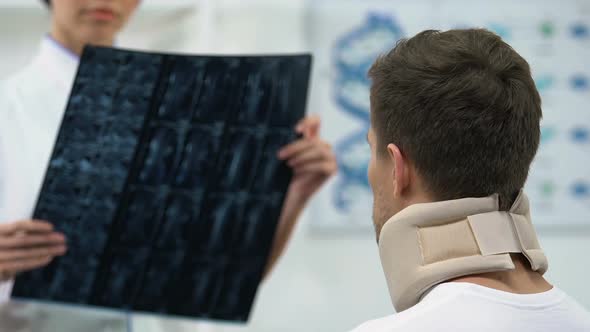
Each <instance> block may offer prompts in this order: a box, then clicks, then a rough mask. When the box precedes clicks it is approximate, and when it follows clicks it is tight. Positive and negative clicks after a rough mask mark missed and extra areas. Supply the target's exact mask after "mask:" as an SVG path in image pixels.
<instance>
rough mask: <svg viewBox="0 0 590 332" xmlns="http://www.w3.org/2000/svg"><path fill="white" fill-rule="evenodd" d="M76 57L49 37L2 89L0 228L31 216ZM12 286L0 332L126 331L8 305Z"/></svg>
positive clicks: (101, 321)
mask: <svg viewBox="0 0 590 332" xmlns="http://www.w3.org/2000/svg"><path fill="white" fill-rule="evenodd" d="M77 66H78V57H77V56H76V55H75V54H73V53H71V52H69V51H68V50H66V49H64V48H63V47H62V46H60V45H59V44H58V43H57V42H55V41H54V40H52V39H51V38H50V37H46V38H44V39H43V40H42V42H41V45H40V49H39V53H38V54H37V56H36V57H35V58H34V59H33V61H32V62H31V63H30V64H29V65H28V66H27V67H25V68H24V69H22V70H21V71H20V72H18V73H17V74H16V75H14V76H12V77H10V78H8V79H6V80H4V81H2V82H1V83H0V222H11V221H16V220H21V219H28V218H30V217H31V215H32V213H33V209H34V206H35V203H36V200H37V196H38V193H39V190H40V188H41V185H42V181H43V178H44V175H45V171H46V168H47V164H48V161H49V158H50V156H51V152H52V150H53V145H54V142H55V139H56V136H57V133H58V130H59V126H60V123H61V119H62V117H63V113H64V111H65V107H66V103H67V99H68V96H69V92H70V89H71V86H72V83H73V80H74V77H75V73H76V70H77ZM11 287H12V282H5V283H2V284H0V303H3V304H2V305H1V306H2V308H3V309H0V331H5V330H7V331H13V332H20V331H23V332H24V331H27V332H39V331H60V332H69V331H88V332H93V331H126V330H127V324H128V323H129V322H128V321H127V319H126V318H127V317H126V316H125V315H123V314H121V313H111V312H104V311H95V310H89V309H78V308H76V309H74V308H71V307H62V306H47V305H42V306H41V305H32V304H16V303H14V302H7V301H8V299H9V294H10V290H11ZM135 321H136V322H134V323H135V324H134V325H135V328H134V330H135V331H146V332H147V331H150V332H152V331H153V332H156V331H158V332H159V331H183V330H186V331H189V330H190V331H197V329H198V331H200V332H202V331H205V330H207V331H210V330H211V329H212V327H211V326H207V325H204V324H196V323H194V322H187V321H184V322H177V321H171V320H165V321H164V320H161V319H158V318H155V317H153V318H149V317H144V318H141V319H135Z"/></svg>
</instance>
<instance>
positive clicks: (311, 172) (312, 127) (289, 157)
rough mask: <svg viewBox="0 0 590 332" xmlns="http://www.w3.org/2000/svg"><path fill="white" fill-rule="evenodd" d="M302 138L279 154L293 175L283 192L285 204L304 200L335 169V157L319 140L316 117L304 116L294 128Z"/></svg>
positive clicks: (318, 125)
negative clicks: (286, 190)
mask: <svg viewBox="0 0 590 332" xmlns="http://www.w3.org/2000/svg"><path fill="white" fill-rule="evenodd" d="M295 131H296V132H297V133H298V134H301V135H302V136H303V137H302V138H301V139H299V140H297V141H295V142H294V143H291V144H289V145H287V146H285V147H283V148H282V149H281V150H280V151H279V159H281V160H286V161H287V164H288V165H289V166H290V167H291V168H292V169H293V172H294V173H295V174H294V176H293V179H292V180H291V185H290V186H289V191H288V193H287V202H285V205H288V203H289V200H297V201H302V202H307V200H308V199H309V198H310V197H311V196H312V195H313V194H314V193H315V192H316V191H317V190H318V189H319V188H320V187H321V186H322V185H323V184H324V183H325V182H326V180H328V179H329V178H330V177H331V176H332V175H334V174H335V173H336V171H337V170H338V165H337V163H336V157H335V155H334V152H333V151H332V147H331V145H330V144H329V143H327V142H326V141H324V140H322V139H321V138H320V118H319V117H317V116H310V117H306V118H304V119H303V120H301V121H300V122H299V123H298V124H297V126H296V127H295Z"/></svg>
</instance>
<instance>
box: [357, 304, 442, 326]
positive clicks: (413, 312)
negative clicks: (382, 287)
mask: <svg viewBox="0 0 590 332" xmlns="http://www.w3.org/2000/svg"><path fill="white" fill-rule="evenodd" d="M437 302H439V301H435V302H434V303H426V302H421V303H418V304H417V305H415V306H413V307H411V308H410V309H407V310H404V311H402V312H399V313H397V314H393V315H389V316H386V317H383V318H378V319H374V320H370V321H368V322H365V323H363V324H361V325H360V326H358V327H357V328H356V329H354V330H352V331H351V332H397V331H417V332H418V331H419V332H430V331H438V328H437V326H438V324H439V322H437V320H438V318H437V317H435V316H437V315H438V314H439V313H441V311H444V308H442V307H440V303H437ZM433 312H434V313H436V314H435V315H433ZM443 316H444V315H443ZM425 317H428V318H429V319H428V320H426V321H425V320H424V318H425ZM433 324H434V325H433Z"/></svg>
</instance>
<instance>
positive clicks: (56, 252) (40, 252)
mask: <svg viewBox="0 0 590 332" xmlns="http://www.w3.org/2000/svg"><path fill="white" fill-rule="evenodd" d="M65 252H66V246H65V245H54V246H46V247H36V248H27V249H1V250H0V264H2V263H4V262H8V261H13V260H26V259H31V258H37V257H45V256H60V255H63V254H64V253H65Z"/></svg>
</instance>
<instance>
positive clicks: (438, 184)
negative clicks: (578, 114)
mask: <svg viewBox="0 0 590 332" xmlns="http://www.w3.org/2000/svg"><path fill="white" fill-rule="evenodd" d="M369 76H370V78H371V79H372V83H373V84H372V87H371V123H372V126H373V128H374V131H375V134H376V137H377V146H378V149H379V150H380V151H381V152H380V153H383V151H385V147H386V146H387V144H389V143H394V144H396V145H397V146H398V147H399V148H400V150H401V151H402V153H403V154H404V155H405V156H406V157H407V158H408V159H409V160H410V161H411V162H412V163H413V164H414V166H415V167H416V169H417V171H418V173H419V174H420V175H421V176H422V177H423V179H424V181H425V183H426V185H427V186H428V188H427V190H428V191H429V192H430V193H431V194H432V195H433V196H434V197H435V198H436V199H440V200H447V199H457V198H462V197H484V196H488V195H491V194H494V193H498V194H499V195H500V207H501V209H502V210H508V209H509V208H510V205H511V204H512V202H513V201H514V198H515V196H516V195H517V194H518V192H519V190H520V189H521V188H522V187H523V186H524V183H525V181H526V179H527V176H528V171H529V167H530V164H531V162H532V160H533V158H534V156H535V154H536V151H537V148H538V146H539V140H540V128H539V122H540V120H541V117H542V112H541V98H540V96H539V93H538V91H537V89H536V87H535V83H534V81H533V79H532V77H531V71H530V67H529V65H528V63H527V62H526V61H525V60H524V59H523V58H522V57H521V56H520V55H519V54H518V53H517V52H516V51H514V49H512V48H511V47H510V46H509V45H508V44H506V43H505V42H504V41H502V39H501V38H500V37H498V36H497V35H495V34H494V33H492V32H489V31H487V30H483V29H467V30H450V31H446V32H440V31H434V30H428V31H424V32H421V33H419V34H418V35H416V36H414V37H413V38H410V39H405V40H401V41H399V42H398V44H397V45H396V47H394V48H393V49H392V50H391V51H390V52H389V53H387V54H385V55H383V56H381V57H379V58H378V59H377V60H376V61H375V63H374V64H373V66H372V67H371V69H370V70H369Z"/></svg>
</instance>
